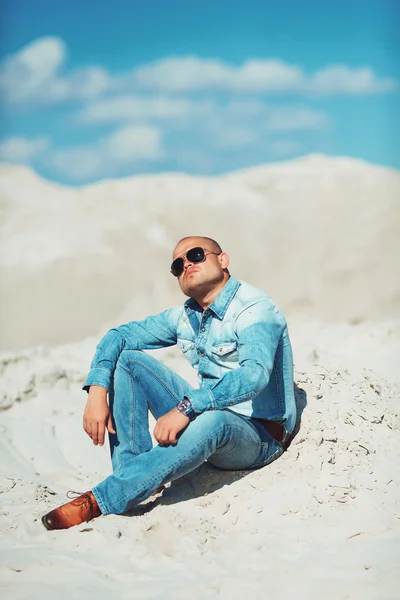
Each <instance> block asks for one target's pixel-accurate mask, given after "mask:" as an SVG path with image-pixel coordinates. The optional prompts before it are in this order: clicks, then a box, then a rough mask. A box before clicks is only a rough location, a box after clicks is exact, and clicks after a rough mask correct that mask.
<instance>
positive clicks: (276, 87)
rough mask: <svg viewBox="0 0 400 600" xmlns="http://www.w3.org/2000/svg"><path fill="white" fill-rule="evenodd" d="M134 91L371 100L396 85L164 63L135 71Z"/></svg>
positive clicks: (347, 72)
mask: <svg viewBox="0 0 400 600" xmlns="http://www.w3.org/2000/svg"><path fill="white" fill-rule="evenodd" d="M133 81H134V83H135V85H136V86H138V87H139V88H142V89H154V90H157V91H162V92H174V93H177V92H179V93H182V92H200V91H211V90H213V91H225V92H242V93H272V92H281V93H288V94H295V93H297V94H324V95H328V94H329V95H334V94H374V93H382V92H388V91H391V90H393V89H395V87H396V86H397V82H396V81H395V80H394V79H391V78H386V79H380V78H379V77H378V76H377V75H375V74H374V72H373V71H372V70H371V69H369V68H366V67H364V68H358V69H357V68H354V69H351V68H349V67H346V66H344V65H337V66H328V67H326V68H325V69H322V70H320V71H318V72H316V73H315V74H307V73H306V72H304V71H303V70H302V69H300V68H299V67H297V66H295V65H290V64H287V63H284V62H282V61H279V60H249V61H247V62H245V63H244V64H243V65H241V66H234V65H230V64H228V63H226V62H223V61H221V60H218V59H200V58H196V57H181V58H179V57H177V58H166V59H163V60H160V61H158V62H156V63H153V64H150V65H145V66H143V67H141V68H138V69H136V71H135V72H134V74H133Z"/></svg>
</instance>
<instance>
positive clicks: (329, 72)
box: [309, 65, 398, 95]
mask: <svg viewBox="0 0 400 600" xmlns="http://www.w3.org/2000/svg"><path fill="white" fill-rule="evenodd" d="M397 85H398V83H397V82H396V81H395V80H394V79H390V78H386V79H379V77H377V76H376V75H375V74H374V72H373V71H372V69H370V68H368V67H363V68H359V69H350V68H349V67H346V66H344V65H336V66H330V67H327V68H325V69H322V70H320V71H317V73H315V75H314V76H313V77H312V78H311V80H310V83H309V91H310V92H315V93H316V94H324V95H335V94H344V95H346V94H348V95H350V94H379V93H383V92H390V91H392V90H394V89H396V87H397Z"/></svg>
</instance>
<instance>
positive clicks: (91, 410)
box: [83, 385, 115, 446]
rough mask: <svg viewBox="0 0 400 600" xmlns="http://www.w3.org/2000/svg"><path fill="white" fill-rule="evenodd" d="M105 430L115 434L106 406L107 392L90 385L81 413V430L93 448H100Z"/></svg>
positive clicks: (97, 386)
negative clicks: (90, 440) (90, 441)
mask: <svg viewBox="0 0 400 600" xmlns="http://www.w3.org/2000/svg"><path fill="white" fill-rule="evenodd" d="M106 428H107V430H108V431H109V432H110V433H115V430H114V428H113V426H112V421H111V415H110V409H109V407H108V404H107V390H106V389H105V388H103V387H101V386H99V385H91V386H90V388H89V396H88V400H87V403H86V408H85V412H84V413H83V429H84V430H85V431H86V433H87V434H88V436H89V437H90V438H92V440H93V444H94V445H95V446H97V445H98V444H100V446H102V445H103V444H104V433H105V430H106Z"/></svg>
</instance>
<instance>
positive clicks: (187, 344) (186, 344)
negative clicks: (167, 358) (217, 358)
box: [177, 339, 194, 357]
mask: <svg viewBox="0 0 400 600" xmlns="http://www.w3.org/2000/svg"><path fill="white" fill-rule="evenodd" d="M177 344H178V346H179V348H180V349H181V350H182V352H183V354H184V355H185V356H186V357H189V356H191V355H192V354H193V350H194V342H193V341H192V340H182V339H180V340H178V341H177Z"/></svg>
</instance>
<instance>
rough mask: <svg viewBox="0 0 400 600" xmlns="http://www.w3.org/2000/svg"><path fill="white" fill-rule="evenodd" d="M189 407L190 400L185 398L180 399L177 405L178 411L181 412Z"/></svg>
mask: <svg viewBox="0 0 400 600" xmlns="http://www.w3.org/2000/svg"><path fill="white" fill-rule="evenodd" d="M190 407H191V402H190V400H187V399H185V400H181V401H180V402H179V403H178V406H177V408H178V410H179V412H183V413H184V412H186V411H187V410H189V409H190Z"/></svg>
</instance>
